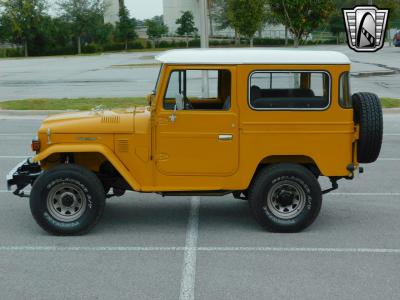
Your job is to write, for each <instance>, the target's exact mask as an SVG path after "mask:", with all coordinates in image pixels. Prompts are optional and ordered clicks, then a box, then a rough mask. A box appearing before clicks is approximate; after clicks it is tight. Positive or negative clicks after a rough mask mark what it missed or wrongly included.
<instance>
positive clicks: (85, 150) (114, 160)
mask: <svg viewBox="0 0 400 300" xmlns="http://www.w3.org/2000/svg"><path fill="white" fill-rule="evenodd" d="M66 153H73V154H78V153H80V154H90V153H94V154H98V155H102V156H103V157H104V158H105V160H107V161H109V162H110V163H111V165H112V166H113V167H114V168H115V169H116V170H117V171H118V172H119V173H120V174H121V176H122V177H123V178H124V179H125V180H126V181H127V182H128V184H129V185H130V186H131V187H132V189H133V190H135V191H140V190H141V187H140V184H139V182H138V181H137V180H136V178H135V177H134V176H133V175H132V174H131V173H130V172H129V170H128V169H127V168H126V167H125V166H124V164H123V163H122V162H121V161H120V160H119V159H118V157H117V156H116V155H115V154H114V153H113V152H112V151H111V150H110V149H109V148H108V147H106V146H104V145H96V144H94V145H84V146H82V145H76V144H69V145H61V144H60V145H58V144H57V145H51V146H49V147H48V148H47V149H46V150H44V151H43V152H41V153H39V154H38V155H36V156H35V157H34V158H33V161H34V162H44V161H45V160H46V159H48V158H50V157H51V156H53V155H57V154H66Z"/></svg>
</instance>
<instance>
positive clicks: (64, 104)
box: [0, 97, 400, 110]
mask: <svg viewBox="0 0 400 300" xmlns="http://www.w3.org/2000/svg"><path fill="white" fill-rule="evenodd" d="M381 100H382V107H383V108H394V107H399V108H400V99H393V98H382V99H381ZM99 105H103V106H104V107H106V108H128V107H132V106H137V105H146V100H145V98H139V97H132V98H78V99H26V100H12V101H5V102H0V109H3V110H90V109H92V108H94V107H96V106H99Z"/></svg>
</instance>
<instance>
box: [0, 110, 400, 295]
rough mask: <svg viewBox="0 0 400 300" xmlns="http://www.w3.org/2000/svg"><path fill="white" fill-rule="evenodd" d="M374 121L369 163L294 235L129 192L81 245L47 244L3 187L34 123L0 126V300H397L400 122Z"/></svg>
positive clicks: (241, 213) (6, 120)
mask: <svg viewBox="0 0 400 300" xmlns="http://www.w3.org/2000/svg"><path fill="white" fill-rule="evenodd" d="M384 122H385V131H384V133H385V135H384V145H383V150H382V152H381V157H380V159H379V161H378V162H376V163H374V164H372V165H366V166H365V174H362V175H360V176H359V177H357V178H355V180H354V181H340V182H339V183H340V184H339V185H340V188H339V190H338V191H336V192H333V193H331V194H328V195H326V196H325V198H324V202H323V208H322V211H321V214H320V216H319V218H318V219H317V221H316V222H315V223H314V224H313V225H312V226H311V227H309V228H308V229H307V230H305V231H304V232H301V233H297V234H273V233H268V232H265V231H263V230H262V229H261V228H260V227H259V226H258V225H257V224H256V223H255V221H254V220H253V218H252V216H251V214H250V211H249V208H248V205H247V203H246V202H245V201H241V200H235V199H233V197H231V196H225V197H222V198H220V197H201V198H196V197H194V198H188V197H166V198H162V197H161V196H157V195H152V194H137V193H128V194H127V195H125V196H123V197H121V198H113V199H110V200H108V202H107V206H106V209H105V212H104V216H103V219H102V220H101V222H100V223H99V224H98V225H97V226H96V227H95V228H94V230H93V231H91V232H90V233H89V234H88V235H85V236H79V237H54V236H51V235H48V234H47V233H45V232H44V231H43V230H42V229H41V228H39V226H38V225H37V224H36V223H35V221H34V220H33V218H32V216H31V215H30V211H29V203H28V199H21V198H17V197H15V196H13V195H12V194H10V193H8V192H7V191H6V185H5V176H6V174H7V172H8V171H9V170H10V169H11V168H12V167H13V166H14V165H15V164H16V163H17V162H19V161H20V160H22V159H23V158H24V157H26V156H28V155H30V151H29V147H30V140H31V137H32V136H33V135H34V134H35V130H36V129H37V128H38V126H39V124H40V117H32V118H29V117H28V118H26V117H24V118H22V117H9V116H0V138H1V139H2V142H1V146H0V176H1V178H3V180H2V181H1V183H0V191H1V193H0V195H1V201H0V239H1V240H0V270H1V271H0V298H1V299H22V298H30V299H60V298H62V299H81V298H85V299H87V298H89V299H116V298H118V299H178V298H180V299H193V298H195V299H277V298H282V299H289V298H292V299H293V298H304V299H333V298H335V299H398V298H399V294H400V285H399V277H400V218H399V215H400V180H399V178H400V114H398V113H386V114H385V116H384ZM322 184H323V185H324V186H326V182H325V181H324V180H322Z"/></svg>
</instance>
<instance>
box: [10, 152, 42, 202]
mask: <svg viewBox="0 0 400 300" xmlns="http://www.w3.org/2000/svg"><path fill="white" fill-rule="evenodd" d="M41 173H42V169H41V167H40V165H39V164H38V163H32V162H31V161H30V159H29V158H28V159H25V160H23V161H21V162H20V163H19V164H17V165H16V166H15V167H14V168H13V169H12V170H11V171H10V172H9V173H8V174H7V176H6V180H7V188H8V190H9V191H10V190H12V187H13V186H14V185H15V186H16V189H15V191H14V192H13V193H14V195H17V196H20V197H25V196H26V195H25V194H24V192H23V191H22V190H23V189H24V188H25V187H27V186H28V185H32V184H33V183H34V182H35V180H36V178H38V177H39V175H40V174H41Z"/></svg>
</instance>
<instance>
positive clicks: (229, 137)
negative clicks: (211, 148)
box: [218, 134, 233, 141]
mask: <svg viewBox="0 0 400 300" xmlns="http://www.w3.org/2000/svg"><path fill="white" fill-rule="evenodd" d="M232 138H233V136H232V134H220V135H218V140H220V141H232Z"/></svg>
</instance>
